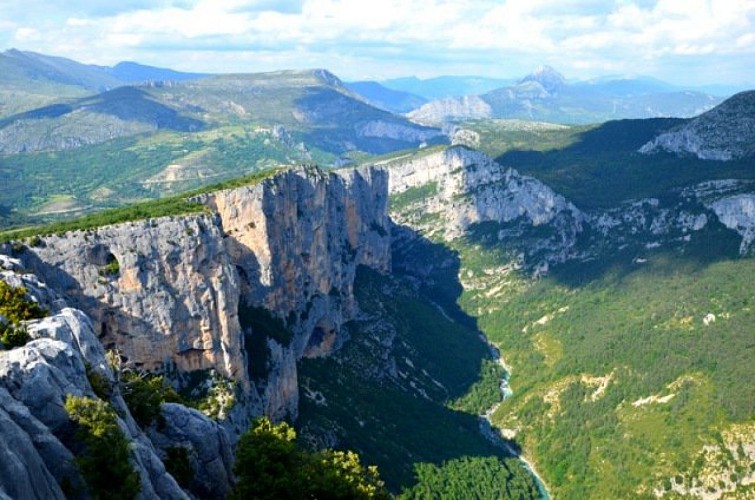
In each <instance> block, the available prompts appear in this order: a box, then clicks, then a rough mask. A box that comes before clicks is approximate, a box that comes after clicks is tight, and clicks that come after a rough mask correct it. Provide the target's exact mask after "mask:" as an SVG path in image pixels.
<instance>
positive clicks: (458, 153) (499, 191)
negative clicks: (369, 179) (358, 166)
mask: <svg viewBox="0 0 755 500" xmlns="http://www.w3.org/2000/svg"><path fill="white" fill-rule="evenodd" d="M388 170H389V171H390V187H389V191H390V193H391V195H392V196H393V200H394V204H393V206H392V214H391V215H392V217H393V219H394V220H395V221H396V222H398V223H400V224H405V225H407V226H409V227H412V228H415V229H418V230H420V231H421V232H423V233H425V234H430V235H437V236H439V237H442V238H444V239H445V240H447V241H449V240H453V239H455V238H458V237H460V236H469V235H470V234H471V233H473V232H475V229H481V228H482V229H483V230H486V229H485V227H484V223H494V224H495V229H496V231H495V234H492V235H489V236H485V237H486V238H493V239H495V240H496V241H503V240H506V241H508V242H511V241H514V242H516V241H520V240H521V241H525V239H526V241H527V243H526V244H522V245H520V247H521V248H518V250H517V251H518V253H522V254H526V255H525V261H527V262H528V265H530V266H531V267H532V268H539V269H543V270H545V269H547V267H548V265H549V264H552V263H557V262H563V261H565V260H567V259H568V258H570V257H571V256H572V255H573V253H574V250H573V248H574V246H575V244H576V241H577V237H578V235H579V234H580V232H581V231H582V226H583V223H584V221H585V216H584V214H583V213H582V212H581V211H579V210H578V209H577V208H576V207H575V206H574V205H573V204H572V203H570V202H569V201H568V200H566V199H565V198H564V197H563V196H561V195H559V194H558V193H556V192H554V191H553V190H552V189H551V188H549V187H548V186H546V185H545V184H543V183H542V182H540V181H538V180H537V179H535V178H532V177H528V176H524V175H521V174H519V173H518V172H517V171H516V170H514V169H512V168H506V167H503V166H501V165H499V164H498V163H496V162H495V161H493V159H491V158H490V157H488V156H486V155H485V154H483V153H480V152H478V151H474V150H471V149H469V148H466V147H463V146H455V147H451V148H448V149H445V150H443V151H438V152H432V153H428V154H424V155H420V156H416V157H414V158H409V159H397V160H394V161H393V162H390V163H389V165H388ZM534 228H538V229H537V230H536V229H534ZM533 234H535V236H536V237H531V235H533ZM528 235H530V236H528Z"/></svg>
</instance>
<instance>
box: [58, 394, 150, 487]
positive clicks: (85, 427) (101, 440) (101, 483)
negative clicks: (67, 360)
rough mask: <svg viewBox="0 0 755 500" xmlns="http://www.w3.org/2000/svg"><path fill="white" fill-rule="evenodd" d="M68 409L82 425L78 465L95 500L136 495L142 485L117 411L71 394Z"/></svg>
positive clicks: (100, 402)
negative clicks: (119, 422)
mask: <svg viewBox="0 0 755 500" xmlns="http://www.w3.org/2000/svg"><path fill="white" fill-rule="evenodd" d="M65 408H66V411H67V412H68V415H69V417H70V418H71V420H73V421H74V422H76V423H77V424H79V430H78V432H77V436H78V438H79V439H80V440H81V442H82V443H83V445H84V448H83V449H82V450H81V451H80V452H79V453H77V456H76V465H77V466H78V468H79V470H80V471H81V475H82V477H83V478H84V480H85V481H86V483H87V487H88V489H89V494H90V495H91V497H92V498H95V499H124V500H125V499H132V498H136V495H137V494H138V493H139V490H140V488H141V485H140V483H139V476H138V474H137V473H136V471H135V470H134V469H133V467H132V466H131V464H130V463H129V446H128V441H127V440H126V438H125V437H124V436H123V433H122V432H121V429H120V428H119V427H118V422H117V417H116V414H115V411H114V410H113V409H112V408H111V407H110V405H108V404H107V403H105V402H104V401H102V400H100V399H91V398H86V397H79V396H73V395H69V396H68V397H67V398H66V402H65Z"/></svg>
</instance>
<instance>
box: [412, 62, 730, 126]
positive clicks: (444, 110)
mask: <svg viewBox="0 0 755 500" xmlns="http://www.w3.org/2000/svg"><path fill="white" fill-rule="evenodd" d="M721 101H722V98H720V97H716V96H713V95H708V94H704V93H702V92H697V91H685V90H677V89H674V88H673V87H672V86H670V85H668V84H664V83H663V82H659V81H657V80H652V79H645V78H634V79H597V80H591V81H588V82H576V83H569V82H567V81H566V79H565V78H564V77H563V75H561V74H560V73H558V72H557V71H556V70H555V69H553V68H551V67H549V66H543V67H540V68H538V69H536V70H535V71H534V72H533V73H531V74H529V75H527V76H525V77H524V78H522V79H521V80H519V82H517V83H516V84H514V85H510V86H507V87H503V88H498V89H494V90H490V91H488V92H485V93H482V94H479V95H466V96H463V97H447V98H445V99H441V100H437V101H431V102H429V103H426V104H424V105H422V106H421V107H419V108H418V109H416V110H414V111H412V112H410V113H408V114H407V116H409V117H410V118H411V119H412V120H414V121H416V122H418V123H425V124H434V125H440V124H442V123H446V122H458V121H464V120H470V119H488V118H518V119H526V120H537V121H547V122H556V123H571V124H580V123H598V122H604V121H606V120H616V119H621V118H657V117H681V118H686V117H691V116H695V115H698V114H700V113H702V112H703V111H706V110H708V109H710V108H712V107H713V106H715V105H716V104H718V103H720V102H721Z"/></svg>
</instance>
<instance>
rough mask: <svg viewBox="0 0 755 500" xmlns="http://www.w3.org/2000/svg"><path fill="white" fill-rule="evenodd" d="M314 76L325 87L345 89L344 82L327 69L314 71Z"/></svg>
mask: <svg viewBox="0 0 755 500" xmlns="http://www.w3.org/2000/svg"><path fill="white" fill-rule="evenodd" d="M312 75H313V76H314V77H315V78H316V79H317V80H319V81H321V82H322V83H324V84H325V85H330V86H332V87H343V82H342V81H341V79H340V78H338V77H337V76H336V75H334V74H333V73H331V72H330V71H328V70H327V69H315V70H312Z"/></svg>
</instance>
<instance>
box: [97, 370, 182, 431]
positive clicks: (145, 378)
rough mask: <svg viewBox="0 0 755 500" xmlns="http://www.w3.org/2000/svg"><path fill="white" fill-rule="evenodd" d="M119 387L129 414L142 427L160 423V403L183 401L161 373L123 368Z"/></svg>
mask: <svg viewBox="0 0 755 500" xmlns="http://www.w3.org/2000/svg"><path fill="white" fill-rule="evenodd" d="M120 387H121V393H122V395H123V399H124V400H125V401H126V405H127V406H128V409H129V411H130V412H131V415H132V416H133V417H134V420H136V422H137V423H138V424H139V425H140V426H141V427H144V428H146V427H149V426H150V425H152V424H153V423H155V422H157V423H158V425H160V422H161V420H162V416H161V415H160V405H161V404H163V403H166V402H170V403H184V400H183V399H182V398H181V397H180V396H179V395H178V394H177V393H176V391H175V390H173V387H171V386H170V385H169V384H168V383H167V382H166V381H165V379H164V378H163V376H161V375H150V374H146V373H139V372H136V371H133V370H124V371H122V372H121V373H120ZM95 392H96V391H95Z"/></svg>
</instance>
